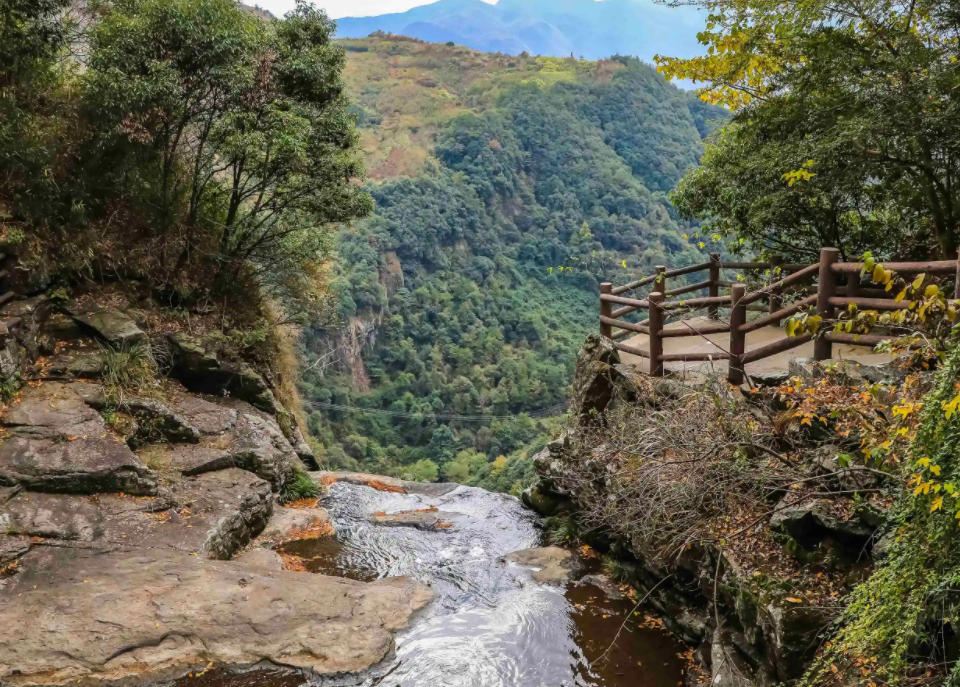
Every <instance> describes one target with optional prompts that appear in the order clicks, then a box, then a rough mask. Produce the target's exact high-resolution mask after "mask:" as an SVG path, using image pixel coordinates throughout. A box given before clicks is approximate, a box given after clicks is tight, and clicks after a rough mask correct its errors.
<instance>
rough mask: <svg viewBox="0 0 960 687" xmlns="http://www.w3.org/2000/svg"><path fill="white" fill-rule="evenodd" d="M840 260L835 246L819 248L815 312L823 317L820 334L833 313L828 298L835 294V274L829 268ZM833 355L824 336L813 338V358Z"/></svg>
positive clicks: (821, 358)
mask: <svg viewBox="0 0 960 687" xmlns="http://www.w3.org/2000/svg"><path fill="white" fill-rule="evenodd" d="M839 260H840V251H839V250H837V249H836V248H821V249H820V277H819V281H818V282H817V314H818V315H819V316H820V317H822V318H823V320H824V322H823V323H821V334H822V333H823V330H824V329H825V327H826V320H832V319H833V317H834V314H835V311H834V308H833V306H832V305H830V299H831V298H833V297H834V296H836V295H837V276H836V275H835V274H834V273H833V270H832V269H830V268H831V266H832V265H833V263H835V262H837V261H839ZM832 357H833V344H831V343H830V340H829V339H828V338H827V337H825V336H822V335H821V336H818V337H817V338H816V339H814V340H813V359H814V360H829V359H830V358H832Z"/></svg>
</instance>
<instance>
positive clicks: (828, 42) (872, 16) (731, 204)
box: [657, 0, 960, 258]
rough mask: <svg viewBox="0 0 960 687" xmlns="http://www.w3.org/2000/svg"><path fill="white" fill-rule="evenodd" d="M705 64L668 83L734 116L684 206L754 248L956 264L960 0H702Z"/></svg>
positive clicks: (679, 68) (674, 72) (687, 184)
mask: <svg viewBox="0 0 960 687" xmlns="http://www.w3.org/2000/svg"><path fill="white" fill-rule="evenodd" d="M701 4H702V5H703V6H704V7H705V8H706V9H707V10H708V11H709V17H708V23H707V29H706V30H705V31H704V32H702V33H701V34H700V40H701V42H702V43H703V44H704V45H706V46H707V52H708V54H707V55H705V56H701V57H697V58H693V59H689V60H683V59H674V58H666V57H659V56H658V58H657V61H658V63H659V65H660V69H661V70H662V71H663V72H664V73H665V74H667V75H668V76H670V77H682V78H690V79H694V80H695V81H699V82H702V83H705V84H706V86H705V88H704V89H703V90H702V97H703V98H705V99H707V100H709V101H711V102H718V103H723V104H726V105H728V106H729V107H731V108H734V109H735V110H736V114H735V115H734V118H733V121H732V123H731V125H730V126H729V128H728V130H727V131H726V132H725V133H724V135H722V136H720V137H719V138H718V139H716V140H715V141H714V142H713V145H712V146H711V148H710V149H709V150H708V152H707V154H706V156H705V158H704V168H703V169H702V170H699V171H696V172H693V173H692V174H691V175H689V176H688V177H687V178H686V179H685V180H684V182H683V183H682V184H681V188H680V190H679V191H678V193H677V195H676V199H677V204H678V207H679V208H680V210H681V211H682V212H683V213H684V214H686V215H687V216H690V217H695V218H699V219H703V220H707V221H709V222H711V223H712V226H714V227H715V228H716V229H717V230H718V231H719V232H722V233H724V234H725V235H727V236H730V237H731V238H734V239H736V240H737V241H735V245H738V246H739V245H740V244H739V239H744V241H743V244H742V247H743V248H745V249H752V250H757V249H765V248H769V249H771V250H780V249H782V252H787V253H788V254H794V255H797V256H798V257H800V256H802V257H804V258H806V257H809V255H810V253H811V251H812V250H814V249H817V248H819V247H820V245H823V243H826V242H830V243H839V244H840V245H841V246H843V247H844V248H846V249H847V254H848V256H851V255H855V254H856V253H857V251H858V250H860V249H861V248H863V247H864V246H869V247H870V248H873V249H874V250H875V251H876V252H877V253H878V254H880V255H890V254H901V255H902V254H908V253H909V254H914V255H924V254H934V255H939V256H944V257H950V256H952V255H954V251H955V249H956V247H957V241H958V235H957V231H958V227H957V225H958V221H960V214H958V213H960V196H958V190H957V184H956V179H957V175H958V173H960V105H958V103H957V99H956V97H955V93H956V89H957V88H958V87H960V70H958V69H957V55H958V42H957V36H958V29H960V17H958V13H957V11H956V8H955V6H954V5H952V4H951V3H946V2H939V1H938V0H921V1H920V2H909V3H907V2H890V3H888V2H881V1H880V0H868V2H865V3H863V2H852V1H850V0H844V1H843V2H839V3H828V2H826V1H825V0H814V1H808V0H791V1H789V2H785V3H775V2H769V1H768V0H746V1H743V2H741V1H739V0H704V1H703V2H702V3H701Z"/></svg>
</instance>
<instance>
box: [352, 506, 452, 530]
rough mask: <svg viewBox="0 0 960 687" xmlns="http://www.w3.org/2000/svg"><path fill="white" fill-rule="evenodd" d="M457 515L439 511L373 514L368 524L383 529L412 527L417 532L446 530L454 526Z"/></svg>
mask: <svg viewBox="0 0 960 687" xmlns="http://www.w3.org/2000/svg"><path fill="white" fill-rule="evenodd" d="M459 517H461V516H460V514H459V513H449V512H445V511H441V510H435V509H432V508H431V509H426V510H411V511H401V512H399V513H374V514H373V515H371V516H370V522H372V523H373V524H375V525H382V526H384V527H414V528H416V529H418V530H447V529H450V528H452V527H453V526H454V522H455V521H456V519H457V518H459Z"/></svg>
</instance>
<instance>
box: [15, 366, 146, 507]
mask: <svg viewBox="0 0 960 687" xmlns="http://www.w3.org/2000/svg"><path fill="white" fill-rule="evenodd" d="M0 424H2V425H3V427H4V428H6V429H7V431H9V432H10V436H9V437H8V438H7V439H6V440H4V442H3V444H2V445H0V484H5V485H13V484H21V485H23V486H24V487H26V488H28V489H32V490H34V491H46V492H61V493H70V494H95V493H100V492H126V493H128V494H140V495H150V494H155V493H156V491H157V476H156V474H155V473H154V472H153V471H152V470H150V469H149V468H147V467H146V466H145V465H144V464H143V462H142V461H141V460H140V459H139V458H138V457H137V456H136V454H134V453H133V451H131V450H130V448H129V447H128V446H127V445H126V444H125V443H123V441H122V440H121V439H120V438H119V437H116V436H114V435H113V434H111V433H110V432H109V430H108V429H107V427H106V425H105V424H104V422H103V418H101V417H100V415H99V413H97V412H96V411H94V410H93V409H91V408H90V407H88V406H87V404H86V403H84V401H83V399H82V398H81V397H80V395H79V394H77V392H76V391H75V390H74V389H73V388H72V387H71V386H70V385H64V384H42V385H40V386H37V387H29V388H28V389H27V390H26V391H25V392H24V393H23V396H22V397H21V399H20V401H19V402H18V403H15V404H14V405H13V406H12V407H11V408H10V409H9V410H8V411H7V412H6V414H5V415H4V416H3V418H2V419H0Z"/></svg>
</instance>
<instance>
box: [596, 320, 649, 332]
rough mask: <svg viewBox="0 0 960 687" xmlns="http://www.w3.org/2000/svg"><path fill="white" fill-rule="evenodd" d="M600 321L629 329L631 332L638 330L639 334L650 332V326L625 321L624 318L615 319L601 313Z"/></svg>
mask: <svg viewBox="0 0 960 687" xmlns="http://www.w3.org/2000/svg"><path fill="white" fill-rule="evenodd" d="M600 322H602V323H603V324H608V325H610V326H611V327H619V328H620V329H627V330H629V331H631V332H637V333H638V334H649V333H650V327H649V326H648V325H643V324H634V323H633V322H624V321H623V320H615V319H613V318H612V317H603V316H602V315H601V317H600Z"/></svg>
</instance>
